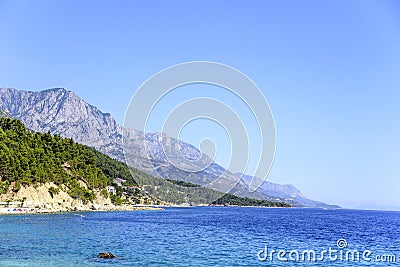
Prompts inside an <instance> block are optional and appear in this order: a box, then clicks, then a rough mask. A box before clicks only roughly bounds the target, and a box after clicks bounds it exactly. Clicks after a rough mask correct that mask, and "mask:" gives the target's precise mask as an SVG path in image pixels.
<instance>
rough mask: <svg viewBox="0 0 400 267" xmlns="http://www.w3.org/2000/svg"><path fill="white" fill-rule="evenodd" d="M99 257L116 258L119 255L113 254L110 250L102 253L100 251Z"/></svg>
mask: <svg viewBox="0 0 400 267" xmlns="http://www.w3.org/2000/svg"><path fill="white" fill-rule="evenodd" d="M98 257H99V258H102V259H113V258H116V257H117V256H115V255H114V254H112V253H110V252H102V253H99V256H98Z"/></svg>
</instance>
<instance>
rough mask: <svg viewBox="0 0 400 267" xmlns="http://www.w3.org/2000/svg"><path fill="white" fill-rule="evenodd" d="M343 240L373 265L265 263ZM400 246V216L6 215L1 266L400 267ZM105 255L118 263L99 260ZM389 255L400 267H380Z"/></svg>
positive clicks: (228, 212) (242, 212)
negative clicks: (281, 251)
mask: <svg viewBox="0 0 400 267" xmlns="http://www.w3.org/2000/svg"><path fill="white" fill-rule="evenodd" d="M81 215H83V217H82V216H81ZM341 238H344V239H346V241H347V243H348V246H347V248H343V249H342V250H343V251H344V252H346V250H349V249H352V250H355V249H357V250H359V251H361V252H362V251H364V250H367V249H368V250H370V251H371V252H372V255H371V258H373V260H372V261H371V262H366V261H363V260H361V261H360V262H355V261H344V260H342V261H339V260H336V261H332V260H329V259H326V258H325V259H324V261H319V260H316V261H315V262H308V261H301V260H299V261H297V262H293V261H288V262H284V261H280V260H278V259H277V255H273V259H272V260H271V258H267V259H266V260H265V261H260V260H259V259H258V257H257V254H258V253H259V252H260V250H263V249H265V246H267V248H268V253H269V252H270V250H271V249H274V250H279V249H284V250H287V251H290V250H298V251H300V252H301V251H303V250H305V249H308V250H310V249H312V250H315V251H316V252H318V251H322V250H323V249H328V248H329V247H332V249H333V248H336V249H338V247H337V240H338V239H341ZM399 247H400V213H399V212H378V211H354V210H332V211H330V210H316V209H263V208H232V207H230V208H225V207H196V208H167V209H165V210H163V211H135V212H87V213H64V214H48V215H4V216H0V266H13V267H14V266H308V265H315V266H396V265H398V264H399V262H400V248H399ZM105 251H110V252H112V253H114V254H116V255H117V256H118V258H117V259H109V260H106V259H97V258H96V256H97V254H98V253H99V252H105ZM338 253H339V249H338ZM293 255H295V254H293ZM293 255H292V256H293ZM382 255H395V256H397V257H396V262H391V263H388V262H385V263H380V262H379V263H378V262H376V258H375V256H382ZM260 256H261V259H262V256H264V254H263V253H261V254H260ZM286 257H288V255H286Z"/></svg>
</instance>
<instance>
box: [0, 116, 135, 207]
mask: <svg viewBox="0 0 400 267" xmlns="http://www.w3.org/2000/svg"><path fill="white" fill-rule="evenodd" d="M116 177H121V178H124V179H127V180H129V181H131V183H134V182H133V181H132V178H131V175H130V173H129V169H128V167H127V166H126V165H125V164H123V163H121V162H118V161H116V160H114V159H111V158H110V157H108V156H105V155H103V154H101V153H100V152H97V151H96V150H94V149H93V148H90V147H87V146H84V145H81V144H77V143H75V142H73V141H72V139H67V138H61V137H60V136H58V135H54V136H52V135H51V134H50V133H45V134H42V133H32V132H30V131H28V130H27V129H26V128H25V126H24V125H23V124H22V123H21V122H20V121H18V120H16V119H10V118H0V193H5V192H6V191H7V190H8V188H9V186H10V185H11V184H13V185H14V186H13V190H14V191H18V190H19V188H20V187H21V185H32V184H33V185H34V184H40V183H46V182H53V183H55V184H56V185H66V186H67V188H68V189H69V191H68V193H69V194H70V195H71V197H73V198H80V199H82V200H84V201H87V200H92V199H93V198H94V193H93V191H92V190H93V189H102V188H104V187H106V186H107V185H108V184H111V183H112V180H113V179H114V178H116ZM80 181H83V182H84V183H85V184H86V185H87V186H88V188H85V187H83V186H82V185H81V183H80ZM51 193H52V194H56V193H57V192H56V191H54V190H53V191H52V192H51Z"/></svg>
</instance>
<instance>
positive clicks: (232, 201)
mask: <svg viewBox="0 0 400 267" xmlns="http://www.w3.org/2000/svg"><path fill="white" fill-rule="evenodd" d="M168 181H169V182H171V183H173V184H176V185H179V186H183V187H189V188H190V187H199V185H196V184H192V183H189V182H185V181H177V180H168ZM203 190H208V191H210V192H213V190H211V189H207V188H203ZM211 205H224V206H260V207H290V205H289V204H288V203H285V202H272V201H268V200H260V199H252V198H247V197H238V196H235V195H233V194H225V195H223V196H222V197H219V198H218V199H217V200H215V201H213V202H212V203H211Z"/></svg>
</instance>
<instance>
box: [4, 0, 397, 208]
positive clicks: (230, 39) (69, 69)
mask: <svg viewBox="0 0 400 267" xmlns="http://www.w3.org/2000/svg"><path fill="white" fill-rule="evenodd" d="M0 36H1V42H0V62H1V64H0V86H1V87H15V88H18V89H25V90H42V89H46V88H52V87H65V88H68V89H71V90H73V91H75V92H76V93H77V94H78V95H79V96H81V97H82V98H84V99H85V100H86V101H88V102H89V103H91V104H93V105H95V106H97V107H99V108H100V109H101V110H103V111H105V112H110V113H112V114H113V116H114V117H115V118H116V119H117V120H118V121H119V122H120V123H122V122H123V116H124V112H125V109H126V106H127V105H128V102H129V99H130V98H131V96H132V94H133V93H134V92H135V90H136V88H138V87H139V86H140V85H141V83H143V82H144V81H145V80H146V79H147V78H148V77H149V76H151V75H152V74H154V73H156V72H158V71H160V70H162V69H163V68H166V67H168V66H171V65H174V64H178V63H182V62H187V61H193V60H209V61H216V62H221V63H224V64H227V65H230V66H233V67H235V68H237V69H239V70H241V71H242V72H244V73H245V74H247V75H248V76H249V77H250V78H251V79H253V80H254V81H255V82H256V83H257V84H258V85H259V87H260V88H261V89H262V90H263V92H264V94H265V96H266V98H267V100H268V101H269V104H270V106H271V109H272V112H273V114H274V117H275V121H276V127H277V151H276V160H275V163H274V166H273V168H272V172H271V174H270V176H269V180H271V181H274V182H278V183H291V184H294V185H296V186H297V187H298V188H300V189H301V190H302V192H303V193H304V194H306V195H307V196H309V197H310V198H313V199H317V200H321V201H325V202H329V203H337V204H340V205H343V206H345V207H357V206H358V205H361V204H364V203H370V202H373V203H377V204H380V205H389V204H390V205H396V206H400V197H399V192H400V162H399V161H400V141H399V136H400V123H399V118H400V2H399V1H396V0H392V1H390V0H375V1H370V0H359V1H355V0H336V1H317V0H315V1H311V0H309V1H251V2H248V1H190V2H189V1H71V0H68V1H40V0H39V1H1V0H0ZM171 102H173V101H171ZM192 127H193V128H194V129H195V128H196V127H195V125H192ZM213 127H214V128H215V126H210V128H208V129H209V130H210V131H215V132H219V133H218V135H219V136H223V135H224V133H223V131H222V132H221V131H219V130H217V129H216V128H215V129H214V128H213ZM205 129H206V128H205ZM191 133H192V132H191V131H190V129H188V131H187V132H186V135H185V136H186V140H188V141H191V142H194V143H195V144H196V140H195V139H196V138H198V137H199V135H193V136H192V135H191ZM191 138H192V139H191ZM222 158H223V157H222Z"/></svg>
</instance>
